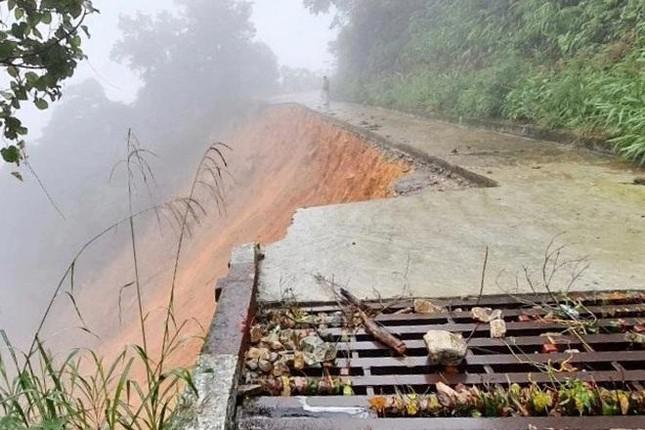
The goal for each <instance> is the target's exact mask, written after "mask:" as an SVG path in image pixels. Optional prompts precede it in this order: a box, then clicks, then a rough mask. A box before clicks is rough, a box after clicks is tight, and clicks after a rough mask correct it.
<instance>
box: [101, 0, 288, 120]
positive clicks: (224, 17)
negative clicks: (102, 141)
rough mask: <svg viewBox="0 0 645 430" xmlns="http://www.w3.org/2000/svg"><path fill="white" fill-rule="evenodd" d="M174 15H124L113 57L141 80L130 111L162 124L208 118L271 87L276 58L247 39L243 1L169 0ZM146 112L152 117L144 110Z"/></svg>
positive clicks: (249, 28)
mask: <svg viewBox="0 0 645 430" xmlns="http://www.w3.org/2000/svg"><path fill="white" fill-rule="evenodd" d="M176 3H177V5H178V6H179V7H180V13H179V14H178V15H170V14H161V15H159V16H157V17H156V18H151V17H148V16H144V15H141V14H139V15H137V16H135V17H132V18H130V17H124V18H123V19H122V21H121V29H122V34H123V37H122V39H121V40H120V41H119V42H117V44H116V45H115V47H114V50H113V56H114V58H115V59H116V60H118V61H122V62H124V63H126V64H128V65H129V66H130V67H131V68H133V69H134V70H136V71H137V72H138V73H139V74H140V76H141V78H142V79H143V81H144V82H145V84H144V87H143V88H142V89H141V91H140V93H139V96H138V100H137V103H136V105H137V106H136V109H137V111H138V112H140V113H141V114H143V115H145V114H146V113H149V115H147V120H148V122H158V123H162V124H163V125H164V127H165V128H168V127H169V126H174V125H176V124H178V123H182V122H186V121H194V120H195V119H196V118H199V117H202V116H205V115H207V116H208V117H209V118H210V119H209V121H210V123H212V122H213V120H215V119H216V117H217V116H218V115H221V114H222V113H223V112H227V111H230V110H231V107H232V106H231V105H232V104H235V103H237V101H239V100H241V99H247V98H252V97H254V96H257V95H258V94H262V93H263V92H266V91H269V90H271V89H272V88H273V87H274V86H275V85H276V82H277V78H278V68H277V61H276V58H275V56H274V54H273V53H272V52H271V50H270V49H269V48H268V47H267V46H266V45H265V44H263V43H260V42H257V41H254V40H253V37H254V36H255V28H254V27H253V24H252V23H251V21H250V17H251V11H252V8H251V3H249V2H247V1H234V0H218V1H212V0H176ZM153 112H154V115H151V114H152V113H153Z"/></svg>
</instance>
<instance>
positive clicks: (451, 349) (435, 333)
mask: <svg viewBox="0 0 645 430" xmlns="http://www.w3.org/2000/svg"><path fill="white" fill-rule="evenodd" d="M423 340H424V341H425V343H426V346H427V348H428V357H429V359H430V360H429V361H430V364H441V365H444V366H458V365H459V364H460V363H461V362H462V361H463V359H464V357H465V356H466V350H467V349H468V346H467V345H466V341H465V340H464V338H463V336H462V335H461V334H460V333H451V332H449V331H445V330H429V331H428V332H427V333H426V334H425V336H423Z"/></svg>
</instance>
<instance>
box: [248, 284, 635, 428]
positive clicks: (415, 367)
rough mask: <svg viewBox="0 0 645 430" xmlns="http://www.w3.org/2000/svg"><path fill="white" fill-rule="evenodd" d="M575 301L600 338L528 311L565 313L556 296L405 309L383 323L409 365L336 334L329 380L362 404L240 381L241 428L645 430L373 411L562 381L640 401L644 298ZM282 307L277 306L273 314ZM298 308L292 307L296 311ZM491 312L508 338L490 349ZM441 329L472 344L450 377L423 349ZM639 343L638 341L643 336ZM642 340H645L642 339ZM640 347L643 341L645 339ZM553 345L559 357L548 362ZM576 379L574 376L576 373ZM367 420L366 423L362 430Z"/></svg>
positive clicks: (362, 336)
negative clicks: (346, 385) (375, 406)
mask: <svg viewBox="0 0 645 430" xmlns="http://www.w3.org/2000/svg"><path fill="white" fill-rule="evenodd" d="M570 298H571V299H574V300H576V302H577V303H580V304H582V305H584V306H583V307H582V309H583V310H582V311H580V317H581V319H582V318H584V317H585V316H587V317H590V316H592V315H593V317H594V318H595V319H596V322H595V323H594V324H593V326H594V330H595V331H596V332H595V333H589V334H579V332H576V333H573V332H568V331H567V328H568V327H569V326H568V325H567V324H565V323H560V322H556V321H553V319H549V321H547V322H545V320H544V319H543V318H542V317H544V316H545V314H547V310H544V309H540V308H535V307H534V306H529V305H527V304H530V303H542V304H547V303H548V304H550V305H553V306H558V304H556V303H555V302H554V300H553V299H552V297H551V296H549V295H530V296H528V295H527V296H516V297H510V296H486V297H482V298H481V299H480V300H479V303H478V299H477V298H456V299H442V300H433V301H432V302H433V303H435V304H438V305H443V306H444V307H445V308H447V309H449V311H448V312H442V313H435V314H409V313H408V314H397V311H401V310H402V309H405V308H406V307H410V306H412V301H407V302H401V303H398V304H396V305H393V306H391V307H389V308H388V309H387V311H386V312H385V313H382V314H380V315H379V316H377V317H376V318H375V320H376V321H378V322H379V323H380V324H382V325H384V326H386V327H387V328H388V329H389V331H390V332H392V333H394V334H396V335H398V336H399V337H400V338H401V339H402V340H403V341H404V342H405V344H406V346H407V353H406V356H405V357H397V356H395V355H394V354H393V353H392V351H391V350H390V349H388V348H387V347H385V346H383V345H382V344H380V343H379V342H377V341H375V340H374V339H373V338H372V337H371V336H370V335H369V334H367V333H366V332H365V331H364V330H362V329H357V330H354V331H351V332H349V333H348V332H347V330H346V329H342V328H330V329H327V330H325V331H324V332H323V333H321V334H322V335H324V338H325V340H326V341H328V342H335V343H336V346H337V351H338V355H337V358H336V360H335V362H334V363H333V366H332V367H329V368H327V370H326V371H327V372H329V373H328V374H329V375H339V376H340V378H349V379H350V380H351V386H352V388H353V392H354V395H351V396H346V395H345V396H343V395H337V394H338V393H337V392H336V395H334V394H332V390H330V393H329V395H319V394H320V393H317V395H310V396H309V395H301V394H302V393H296V394H298V395H294V396H291V397H280V396H273V395H270V394H269V393H267V392H266V391H262V390H260V391H257V390H256V392H255V393H254V392H253V390H251V389H250V387H249V386H245V385H244V382H245V381H242V383H241V384H242V385H241V387H240V393H242V394H241V395H240V398H239V399H238V411H237V417H238V425H239V428H244V429H262V428H281V429H290V428H293V429H299V430H303V429H308V428H312V429H313V428H315V429H321V428H330V429H332V428H334V429H335V428H338V429H362V428H365V429H367V428H369V429H380V428H383V429H386V428H387V429H388V430H390V429H392V428H408V429H427V428H473V429H486V428H509V429H510V428H513V429H515V428H528V427H531V426H535V427H538V428H547V427H551V428H583V427H584V428H585V429H587V430H590V429H596V428H597V429H601V428H638V427H641V428H642V427H645V416H618V417H603V416H595V417H507V418H463V417H461V418H457V417H454V418H452V417H441V418H438V417H424V418H417V417H415V418H400V417H397V418H388V417H378V416H377V414H376V413H375V412H374V411H372V410H370V409H369V400H370V398H372V397H373V396H375V395H385V396H387V395H391V394H394V393H395V392H397V390H412V391H413V392H417V393H427V392H429V391H430V392H431V391H432V390H433V389H434V386H435V384H436V383H437V382H443V383H445V384H448V385H450V386H455V385H457V384H464V385H466V386H473V385H474V386H478V387H485V388H490V387H494V386H496V385H500V386H508V384H511V383H517V384H520V385H523V386H524V385H527V384H530V383H537V384H544V385H546V384H553V383H554V380H564V379H565V378H577V379H579V380H582V381H588V382H594V383H595V384H597V385H598V386H600V387H606V388H609V389H625V390H634V391H642V390H643V389H644V386H645V349H644V347H643V344H642V343H640V342H635V341H634V339H633V338H630V333H631V334H632V335H633V334H634V333H636V332H639V331H641V330H642V324H643V323H645V294H644V293H638V292H629V293H622V292H613V293H579V294H571V295H570ZM272 306H277V305H272ZM292 306H293V305H292ZM298 306H299V308H300V309H302V310H305V311H307V312H309V313H311V314H314V315H316V314H321V313H324V314H330V313H333V312H335V311H338V310H339V308H338V307H337V306H336V304H333V303H301V304H298ZM474 306H487V307H491V308H494V309H501V310H502V311H503V318H504V320H505V322H506V326H507V334H506V337H505V338H503V339H492V338H490V335H489V327H488V325H487V324H477V323H475V322H474V321H473V318H472V315H471V312H470V310H471V309H472V308H473V307H474ZM430 329H439V330H448V331H451V332H455V333H456V332H460V333H462V334H463V336H464V337H466V338H467V337H469V336H471V335H472V337H471V338H470V341H469V344H468V346H469V348H468V354H467V356H466V359H465V361H464V362H463V363H462V364H461V365H460V366H459V367H458V368H457V369H452V370H451V371H450V372H446V369H444V368H442V367H440V366H430V365H429V364H428V361H427V350H426V347H425V344H424V341H423V339H422V337H423V335H424V334H425V333H426V331H427V330H430ZM637 336H639V335H637ZM641 336H642V335H641ZM641 339H642V338H641ZM545 344H551V345H555V346H556V348H557V351H556V350H555V349H554V350H551V351H550V352H544V351H545V350H544V348H545ZM563 362H564V363H566V364H567V365H568V366H571V367H569V370H568V371H563V372H555V373H553V372H549V373H546V372H544V371H541V370H540V366H541V365H544V364H549V366H551V368H555V369H557V368H558V366H559V365H560V364H561V363H563ZM572 367H573V368H575V370H574V371H570V369H571V368H572ZM322 372H323V371H322V369H321V368H305V369H303V370H302V371H299V372H298V375H300V376H303V377H310V378H317V377H318V378H319V377H321V376H322ZM358 419H360V421H359V420H358Z"/></svg>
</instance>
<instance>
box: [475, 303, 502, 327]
mask: <svg viewBox="0 0 645 430" xmlns="http://www.w3.org/2000/svg"><path fill="white" fill-rule="evenodd" d="M470 312H471V313H472V314H473V318H474V319H476V320H477V321H479V322H483V323H488V322H491V321H493V320H496V319H500V318H501V317H502V311H501V310H500V309H495V310H492V309H491V308H479V307H476V308H472V310H471V311H470Z"/></svg>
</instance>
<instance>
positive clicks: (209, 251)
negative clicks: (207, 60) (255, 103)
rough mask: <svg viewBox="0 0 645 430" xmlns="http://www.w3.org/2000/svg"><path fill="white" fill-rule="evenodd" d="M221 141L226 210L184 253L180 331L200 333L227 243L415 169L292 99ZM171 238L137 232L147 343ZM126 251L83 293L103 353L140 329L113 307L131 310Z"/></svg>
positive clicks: (378, 188) (377, 190)
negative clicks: (225, 148)
mask: <svg viewBox="0 0 645 430" xmlns="http://www.w3.org/2000/svg"><path fill="white" fill-rule="evenodd" d="M226 143H227V144H228V145H230V146H231V147H232V148H233V150H232V151H231V152H230V153H228V154H227V160H228V164H229V167H230V173H231V177H232V180H230V181H229V185H228V187H227V188H228V190H227V192H226V212H225V214H223V215H222V216H217V215H216V211H214V210H211V215H210V216H209V219H207V220H205V222H204V223H202V225H201V226H199V227H198V228H197V229H196V230H195V231H194V235H193V237H192V239H191V240H190V241H189V243H188V244H187V245H186V246H185V248H184V249H183V251H182V258H181V265H180V272H179V276H178V284H177V285H178V287H177V294H176V309H177V311H176V314H177V319H178V320H179V321H182V320H190V321H191V322H195V324H191V327H192V328H190V329H189V332H190V333H189V332H185V333H184V334H185V335H188V334H199V335H203V334H205V333H203V331H204V327H208V324H209V322H210V319H211V317H212V313H213V311H214V308H215V303H214V298H213V287H214V285H215V281H216V280H217V279H218V278H219V277H221V276H223V275H224V274H225V273H226V271H227V263H228V259H229V256H230V253H231V250H232V248H233V247H235V246H237V245H240V244H243V243H247V242H254V241H257V242H260V243H263V244H266V243H270V242H273V241H276V240H279V239H280V238H282V237H283V236H284V235H285V233H286V230H287V228H288V226H289V224H290V223H291V219H292V216H293V213H294V211H295V210H296V209H298V208H302V207H308V206H316V205H326V204H333V203H345V202H353V201H361V200H368V199H376V198H385V197H389V196H391V195H392V193H393V191H392V190H393V184H394V183H395V182H396V181H397V180H398V179H399V178H401V177H402V176H404V175H405V174H406V173H408V172H410V171H412V170H413V167H412V166H411V164H409V163H408V162H407V161H404V160H402V159H398V158H396V157H393V156H391V155H385V154H384V153H383V152H382V151H381V150H379V149H378V148H377V147H376V146H373V145H371V144H369V143H366V142H365V141H364V139H363V138H361V137H360V136H359V135H358V134H356V133H354V132H352V131H351V130H348V129H343V128H342V127H339V126H338V125H337V124H334V122H333V121H327V120H325V119H324V118H323V117H321V116H320V115H318V114H316V113H314V112H312V111H309V110H307V109H305V108H303V107H299V106H296V105H280V106H273V107H267V108H263V109H262V110H261V111H260V112H257V113H255V114H254V115H252V116H251V117H250V118H249V119H248V121H245V122H244V124H243V125H242V126H241V127H239V129H238V130H237V131H236V132H235V133H233V134H232V135H231V136H230V138H229V139H227V141H226ZM175 239H176V237H175V236H169V235H163V236H160V235H159V233H158V230H156V229H153V228H148V229H147V230H146V233H145V234H141V238H140V239H139V240H138V241H139V243H140V245H139V248H140V249H139V254H140V255H142V256H143V257H141V258H140V266H141V268H140V270H141V272H142V273H143V274H142V279H145V280H146V281H145V286H144V293H145V299H146V309H148V310H149V312H150V315H149V317H148V319H147V327H148V328H149V330H150V331H151V333H149V335H148V336H149V337H148V343H149V344H153V345H154V344H155V343H160V342H161V339H160V338H161V328H162V327H163V321H162V318H163V308H164V306H165V304H166V302H167V296H168V288H169V285H170V276H171V271H172V267H173V261H174V260H173V259H174V248H173V246H175V243H176V242H175ZM124 250H125V251H124V253H123V254H124V255H123V256H122V258H120V259H119V261H116V262H114V263H113V264H112V267H110V268H109V269H108V270H107V271H106V273H104V274H102V275H101V276H99V277H98V278H99V279H95V280H93V282H92V284H94V285H92V286H91V288H87V289H86V294H84V295H83V297H82V298H81V299H80V302H81V303H80V304H81V308H82V309H84V312H85V315H86V320H88V325H90V326H92V328H93V330H95V331H97V332H98V333H99V334H100V336H101V338H102V341H101V342H100V343H99V347H100V349H102V350H104V351H117V350H119V349H120V348H121V346H122V345H124V344H132V343H137V342H138V341H139V337H140V334H139V327H138V324H137V323H136V321H135V320H134V319H133V318H127V319H124V321H122V322H121V323H119V322H118V318H117V315H116V314H117V312H116V309H117V308H118V307H119V294H120V293H123V294H122V297H121V301H122V302H121V304H120V306H121V307H122V311H123V312H122V313H123V315H129V316H134V315H136V307H135V300H134V292H133V291H129V292H127V291H126V292H123V291H121V289H119V288H117V287H116V286H118V285H126V284H127V283H128V282H130V281H132V279H131V278H132V274H131V272H132V270H131V266H132V263H131V257H130V253H129V251H128V250H127V247H124ZM106 279H107V281H105V280H106ZM104 285H110V287H104ZM88 291H91V294H90V293H87V292H88ZM200 325H201V328H200ZM198 348H199V342H192V343H188V344H186V346H185V350H184V351H183V352H182V354H181V357H182V358H181V361H182V364H189V363H191V362H192V361H193V360H194V358H195V357H196V355H197V353H198V351H199V350H198Z"/></svg>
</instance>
